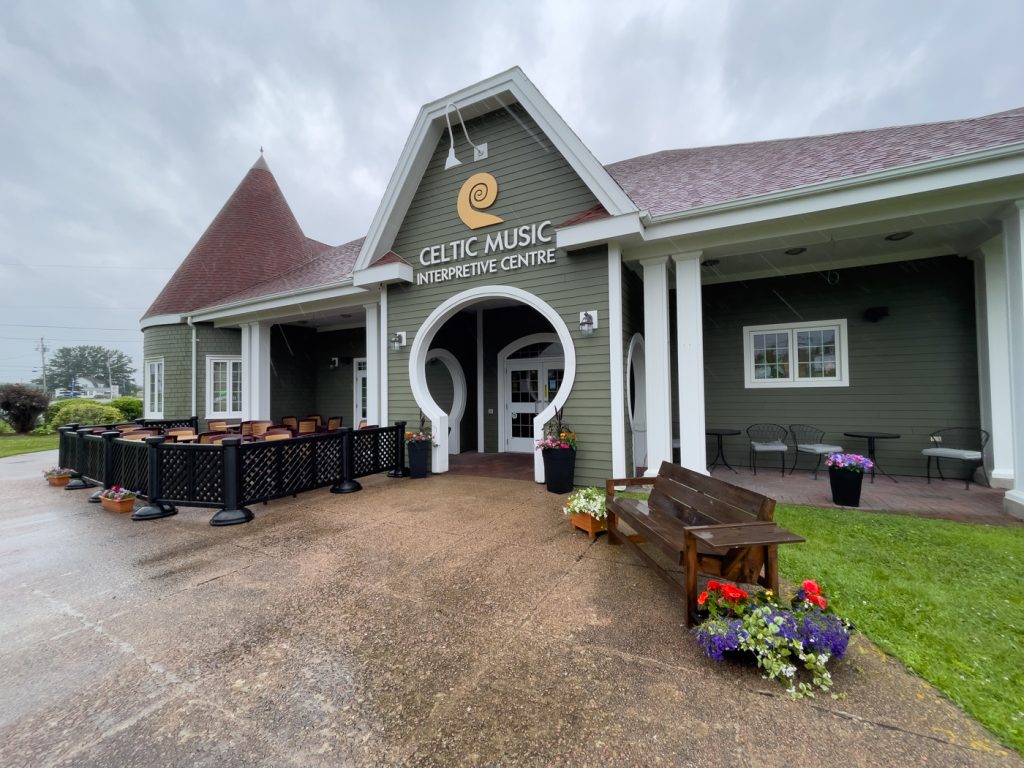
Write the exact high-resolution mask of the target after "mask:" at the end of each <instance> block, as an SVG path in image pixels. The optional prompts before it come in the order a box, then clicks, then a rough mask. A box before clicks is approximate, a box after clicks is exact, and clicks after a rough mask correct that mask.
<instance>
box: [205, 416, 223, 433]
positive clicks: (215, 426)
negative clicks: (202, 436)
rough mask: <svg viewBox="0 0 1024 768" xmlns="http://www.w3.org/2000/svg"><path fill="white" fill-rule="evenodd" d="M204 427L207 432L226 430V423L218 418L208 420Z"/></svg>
mask: <svg viewBox="0 0 1024 768" xmlns="http://www.w3.org/2000/svg"><path fill="white" fill-rule="evenodd" d="M206 429H207V431H208V432H227V431H228V423H227V422H226V421H223V420H220V419H217V420H215V421H208V422H206Z"/></svg>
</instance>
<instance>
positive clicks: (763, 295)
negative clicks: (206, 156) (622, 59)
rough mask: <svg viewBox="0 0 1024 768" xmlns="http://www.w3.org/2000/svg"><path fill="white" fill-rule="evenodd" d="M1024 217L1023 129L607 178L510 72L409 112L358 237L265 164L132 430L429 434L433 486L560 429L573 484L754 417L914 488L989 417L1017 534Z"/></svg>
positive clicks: (755, 156)
mask: <svg viewBox="0 0 1024 768" xmlns="http://www.w3.org/2000/svg"><path fill="white" fill-rule="evenodd" d="M637 119H642V116H639V115H638V116H637ZM1022 217H1024V109H1020V110H1014V111H1011V112H1005V113H1001V114H997V115H990V116H987V117H981V118H975V119H968V120H956V121H950V122H944V123H935V124H929V125H918V126H905V127H897V128H886V129H879V130H871V131H858V132H854V133H847V134H837V135H832V136H819V137H809V138H798V139H787V140H780V141H769V142H759V143H752V144H742V145H731V146H718V147H707V148H698V149H685V150H669V151H665V152H658V153H655V154H652V155H646V156H643V157H638V158H634V159H631V160H624V161H621V162H617V163H614V164H611V165H608V166H605V165H602V164H601V163H600V162H599V161H598V160H597V159H596V158H595V157H594V156H593V155H592V154H591V152H590V151H589V150H588V149H587V148H586V146H584V145H583V143H582V142H581V141H580V139H579V138H578V137H577V136H576V134H575V133H573V131H572V130H571V129H570V128H569V127H568V126H567V125H566V124H565V122H564V121H563V120H562V119H561V117H560V116H559V115H558V113H557V112H555V110H554V109H553V108H552V107H551V105H550V104H549V103H548V102H547V101H546V100H545V99H544V97H543V96H542V95H541V94H540V92H539V91H538V90H537V89H536V87H535V86H534V85H533V84H532V83H531V82H530V81H529V80H528V79H527V78H526V76H525V75H524V74H523V73H522V72H521V71H520V70H519V69H518V68H516V69H512V70H510V71H508V72H503V73H501V74H499V75H496V76H494V77H492V78H490V79H488V80H485V81H483V82H480V83H477V84H475V85H471V86H469V87H467V88H465V89H463V90H461V91H459V92H457V93H453V94H450V95H448V96H445V97H444V98H441V99H439V100H437V101H435V102H433V103H431V104H428V105H426V106H424V107H423V108H422V110H421V111H420V113H419V116H418V118H417V120H416V122H415V124H414V125H413V127H412V131H411V133H410V135H409V139H408V141H407V143H406V145H405V147H404V149H403V152H402V155H401V157H400V159H399V162H398V165H397V167H396V168H395V171H394V174H393V175H392V178H391V181H390V183H389V184H388V187H387V190H386V192H385V194H384V197H383V199H382V200H381V202H380V205H379V207H378V210H377V213H376V215H375V217H374V219H373V221H372V222H371V223H370V226H369V230H368V232H367V234H366V236H365V238H361V239H359V240H355V241H353V242H350V243H346V244H344V245H340V246H335V247H332V246H329V245H327V244H324V243H319V242H316V241H314V240H311V239H309V238H307V237H306V236H305V235H304V234H303V232H302V229H301V227H300V226H299V224H298V222H297V221H296V219H295V217H294V215H293V214H292V212H291V210H290V208H289V207H288V204H287V202H286V201H285V199H284V196H283V195H282V194H281V191H280V189H279V188H278V186H277V183H276V182H275V180H274V177H273V174H272V173H271V171H270V169H269V167H268V166H267V164H266V162H265V161H264V160H263V158H262V157H261V158H260V159H259V160H257V162H256V163H255V165H253V167H252V168H251V169H250V170H249V172H248V173H247V174H246V176H245V178H244V179H243V180H242V182H241V184H240V185H239V186H238V188H237V189H236V190H235V192H234V193H233V194H232V196H231V198H230V199H229V200H228V201H227V203H225V205H224V208H223V209H222V210H221V211H220V213H218V214H217V216H216V218H215V219H214V220H213V222H212V223H211V224H210V226H209V228H208V229H207V231H206V232H205V233H204V234H203V235H202V237H201V238H200V239H199V241H198V243H197V244H196V246H195V247H194V248H193V250H192V251H191V253H190V254H189V255H188V257H187V258H186V259H185V261H184V262H183V263H182V265H181V266H180V267H179V269H178V270H177V272H176V273H175V274H174V276H173V277H172V278H171V279H170V281H169V282H168V283H167V285H166V286H165V288H164V289H163V291H162V292H161V293H160V295H159V296H158V297H157V299H156V300H155V301H154V303H153V305H152V307H151V308H150V309H149V310H148V311H147V313H146V315H145V316H144V317H143V319H142V323H141V324H142V328H143V331H144V334H145V401H146V414H147V416H150V417H154V418H157V417H163V418H172V417H179V416H188V415H192V414H197V415H198V416H199V417H200V419H201V420H210V419H214V418H226V419H234V420H239V419H255V418H269V419H273V420H279V419H280V418H281V417H283V416H288V415H297V416H303V415H305V414H307V413H320V414H323V415H325V416H328V415H340V416H342V417H343V418H344V423H345V424H346V425H356V424H358V423H359V422H360V421H362V420H364V419H365V420H366V421H367V422H369V423H390V422H392V421H395V420H399V419H401V420H406V421H408V422H410V423H411V424H417V423H418V420H419V418H420V414H421V413H422V414H423V415H424V416H425V417H426V419H427V420H428V421H429V422H430V424H431V426H432V428H433V430H434V433H435V435H436V437H437V442H438V446H437V447H436V448H435V449H434V454H433V470H434V471H435V472H444V471H446V470H447V469H448V465H449V455H451V454H457V453H461V452H466V451H479V452H486V453H498V452H523V453H535V452H534V450H533V448H534V441H535V440H536V439H538V438H539V437H540V435H541V434H542V432H543V430H544V429H545V427H546V426H547V425H549V424H550V423H551V422H552V420H553V419H554V416H555V412H556V410H560V411H562V413H563V414H564V419H565V421H566V422H568V423H569V424H571V425H572V427H573V429H574V430H575V432H576V433H577V435H578V438H579V450H578V454H577V467H576V480H577V482H578V483H588V484H599V483H601V482H603V480H604V479H606V478H609V477H622V476H626V475H629V474H632V472H633V471H634V469H635V468H636V467H650V468H654V469H656V468H657V467H658V466H659V464H660V462H661V461H662V460H665V459H669V460H675V461H678V462H680V463H682V464H683V465H685V466H689V467H691V468H694V469H700V470H703V469H704V468H705V467H706V465H707V462H708V452H709V449H710V450H712V451H713V450H714V448H715V443H714V442H709V440H708V437H707V435H706V430H707V429H708V428H710V427H714V428H721V429H729V428H734V429H739V430H742V429H744V428H746V427H747V426H749V425H750V424H753V423H758V422H773V423H778V424H782V425H789V424H794V423H798V424H814V425H817V426H818V427H820V428H821V429H823V430H825V432H826V440H827V441H828V442H833V443H838V444H843V445H845V447H846V448H847V449H850V450H857V451H863V450H864V449H865V446H864V444H863V441H862V440H859V439H857V438H851V437H847V436H844V433H845V432H850V431H858V430H861V431H863V430H882V431H886V432H892V433H897V434H899V435H900V438H899V439H895V440H891V441H888V442H887V443H886V444H885V446H884V450H885V460H884V463H885V468H886V470H887V471H888V472H890V473H899V474H923V473H924V459H923V457H922V456H921V449H922V448H925V447H928V435H929V433H931V432H932V431H934V430H936V429H939V428H943V427H956V426H962V427H977V426H979V425H980V426H981V427H983V428H984V429H986V430H987V431H988V432H990V433H991V440H990V441H989V443H988V445H987V446H986V449H985V469H986V470H987V474H988V476H989V477H990V478H991V481H992V483H993V485H997V486H999V487H1003V488H1006V489H1007V494H1006V501H1005V504H1006V506H1007V509H1009V510H1011V511H1014V512H1016V513H1018V514H1021V510H1024V480H1022V478H1024V272H1022V248H1024V234H1022V230H1024V228H1022ZM748 447H749V442H748V441H747V440H746V438H745V437H744V436H740V437H733V438H727V439H726V442H725V451H726V456H727V457H728V458H729V461H730V463H738V464H745V463H746V462H747V451H748ZM792 457H793V452H792V451H790V461H791V460H792ZM543 471H544V470H543V464H542V462H541V461H540V459H539V457H537V458H535V460H534V479H536V480H538V481H541V480H543Z"/></svg>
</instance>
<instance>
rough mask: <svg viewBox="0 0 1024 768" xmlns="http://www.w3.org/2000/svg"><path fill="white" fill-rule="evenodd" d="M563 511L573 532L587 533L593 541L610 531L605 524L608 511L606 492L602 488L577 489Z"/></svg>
mask: <svg viewBox="0 0 1024 768" xmlns="http://www.w3.org/2000/svg"><path fill="white" fill-rule="evenodd" d="M562 511H563V512H564V513H565V514H566V515H568V517H569V521H570V522H571V523H572V527H573V530H576V529H579V530H581V531H586V532H587V534H588V535H589V536H590V540H591V541H594V540H595V539H596V538H597V534H598V533H600V532H601V531H607V530H608V526H607V524H606V523H605V518H607V517H608V510H607V509H605V505H604V491H602V490H601V489H600V488H577V489H576V490H575V491H573V492H572V494H571V495H570V496H569V499H568V501H566V502H565V506H564V507H562Z"/></svg>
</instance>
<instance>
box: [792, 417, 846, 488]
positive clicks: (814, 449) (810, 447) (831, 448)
mask: <svg viewBox="0 0 1024 768" xmlns="http://www.w3.org/2000/svg"><path fill="white" fill-rule="evenodd" d="M789 434H790V435H792V436H793V446H794V447H795V448H796V451H795V452H794V453H793V466H792V467H790V469H789V474H791V475H792V474H793V470H794V469H796V463H797V461H799V460H800V454H801V453H805V454H810V455H811V456H817V457H818V463H817V464H815V465H814V479H815V480H817V479H818V469H819V468H820V467H821V457H822V456H828V455H830V454H833V453H842V452H843V446H841V445H832V444H831V443H826V442H824V438H825V430H823V429H818V428H817V427H815V426H812V425H810V424H790V425H789Z"/></svg>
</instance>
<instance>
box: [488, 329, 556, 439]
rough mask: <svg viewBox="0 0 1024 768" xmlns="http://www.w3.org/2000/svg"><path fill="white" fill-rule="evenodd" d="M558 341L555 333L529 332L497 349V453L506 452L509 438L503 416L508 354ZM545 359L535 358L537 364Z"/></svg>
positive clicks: (505, 403)
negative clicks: (531, 345)
mask: <svg viewBox="0 0 1024 768" xmlns="http://www.w3.org/2000/svg"><path fill="white" fill-rule="evenodd" d="M560 341H561V339H559V338H558V335H557V334H555V333H550V332H545V333H531V334H529V335H527V336H520V337H519V338H518V339H514V340H512V341H511V342H510V343H508V344H506V345H505V346H504V347H502V348H501V349H500V350H498V356H497V358H496V360H497V364H496V365H495V369H496V370H497V372H498V382H497V384H498V386H497V390H498V397H497V403H498V405H497V409H496V410H497V414H498V453H507V451H506V450H505V444H506V443H507V442H508V438H509V434H508V426H507V424H508V422H507V421H506V418H505V417H506V414H505V406H506V405H508V403H509V391H508V387H507V386H506V380H507V378H508V375H509V373H508V368H507V365H506V364H507V363H508V358H509V355H511V354H512V353H513V352H517V351H519V350H520V349H522V348H523V347H525V346H528V345H530V344H543V343H549V344H557V343H559V342H560ZM547 359H550V358H547ZM547 359H546V358H537V363H538V365H540V364H541V363H543V362H545V361H546V360H547ZM532 360H533V358H530V359H528V360H524V361H523V362H525V363H529V362H531V361H532Z"/></svg>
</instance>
